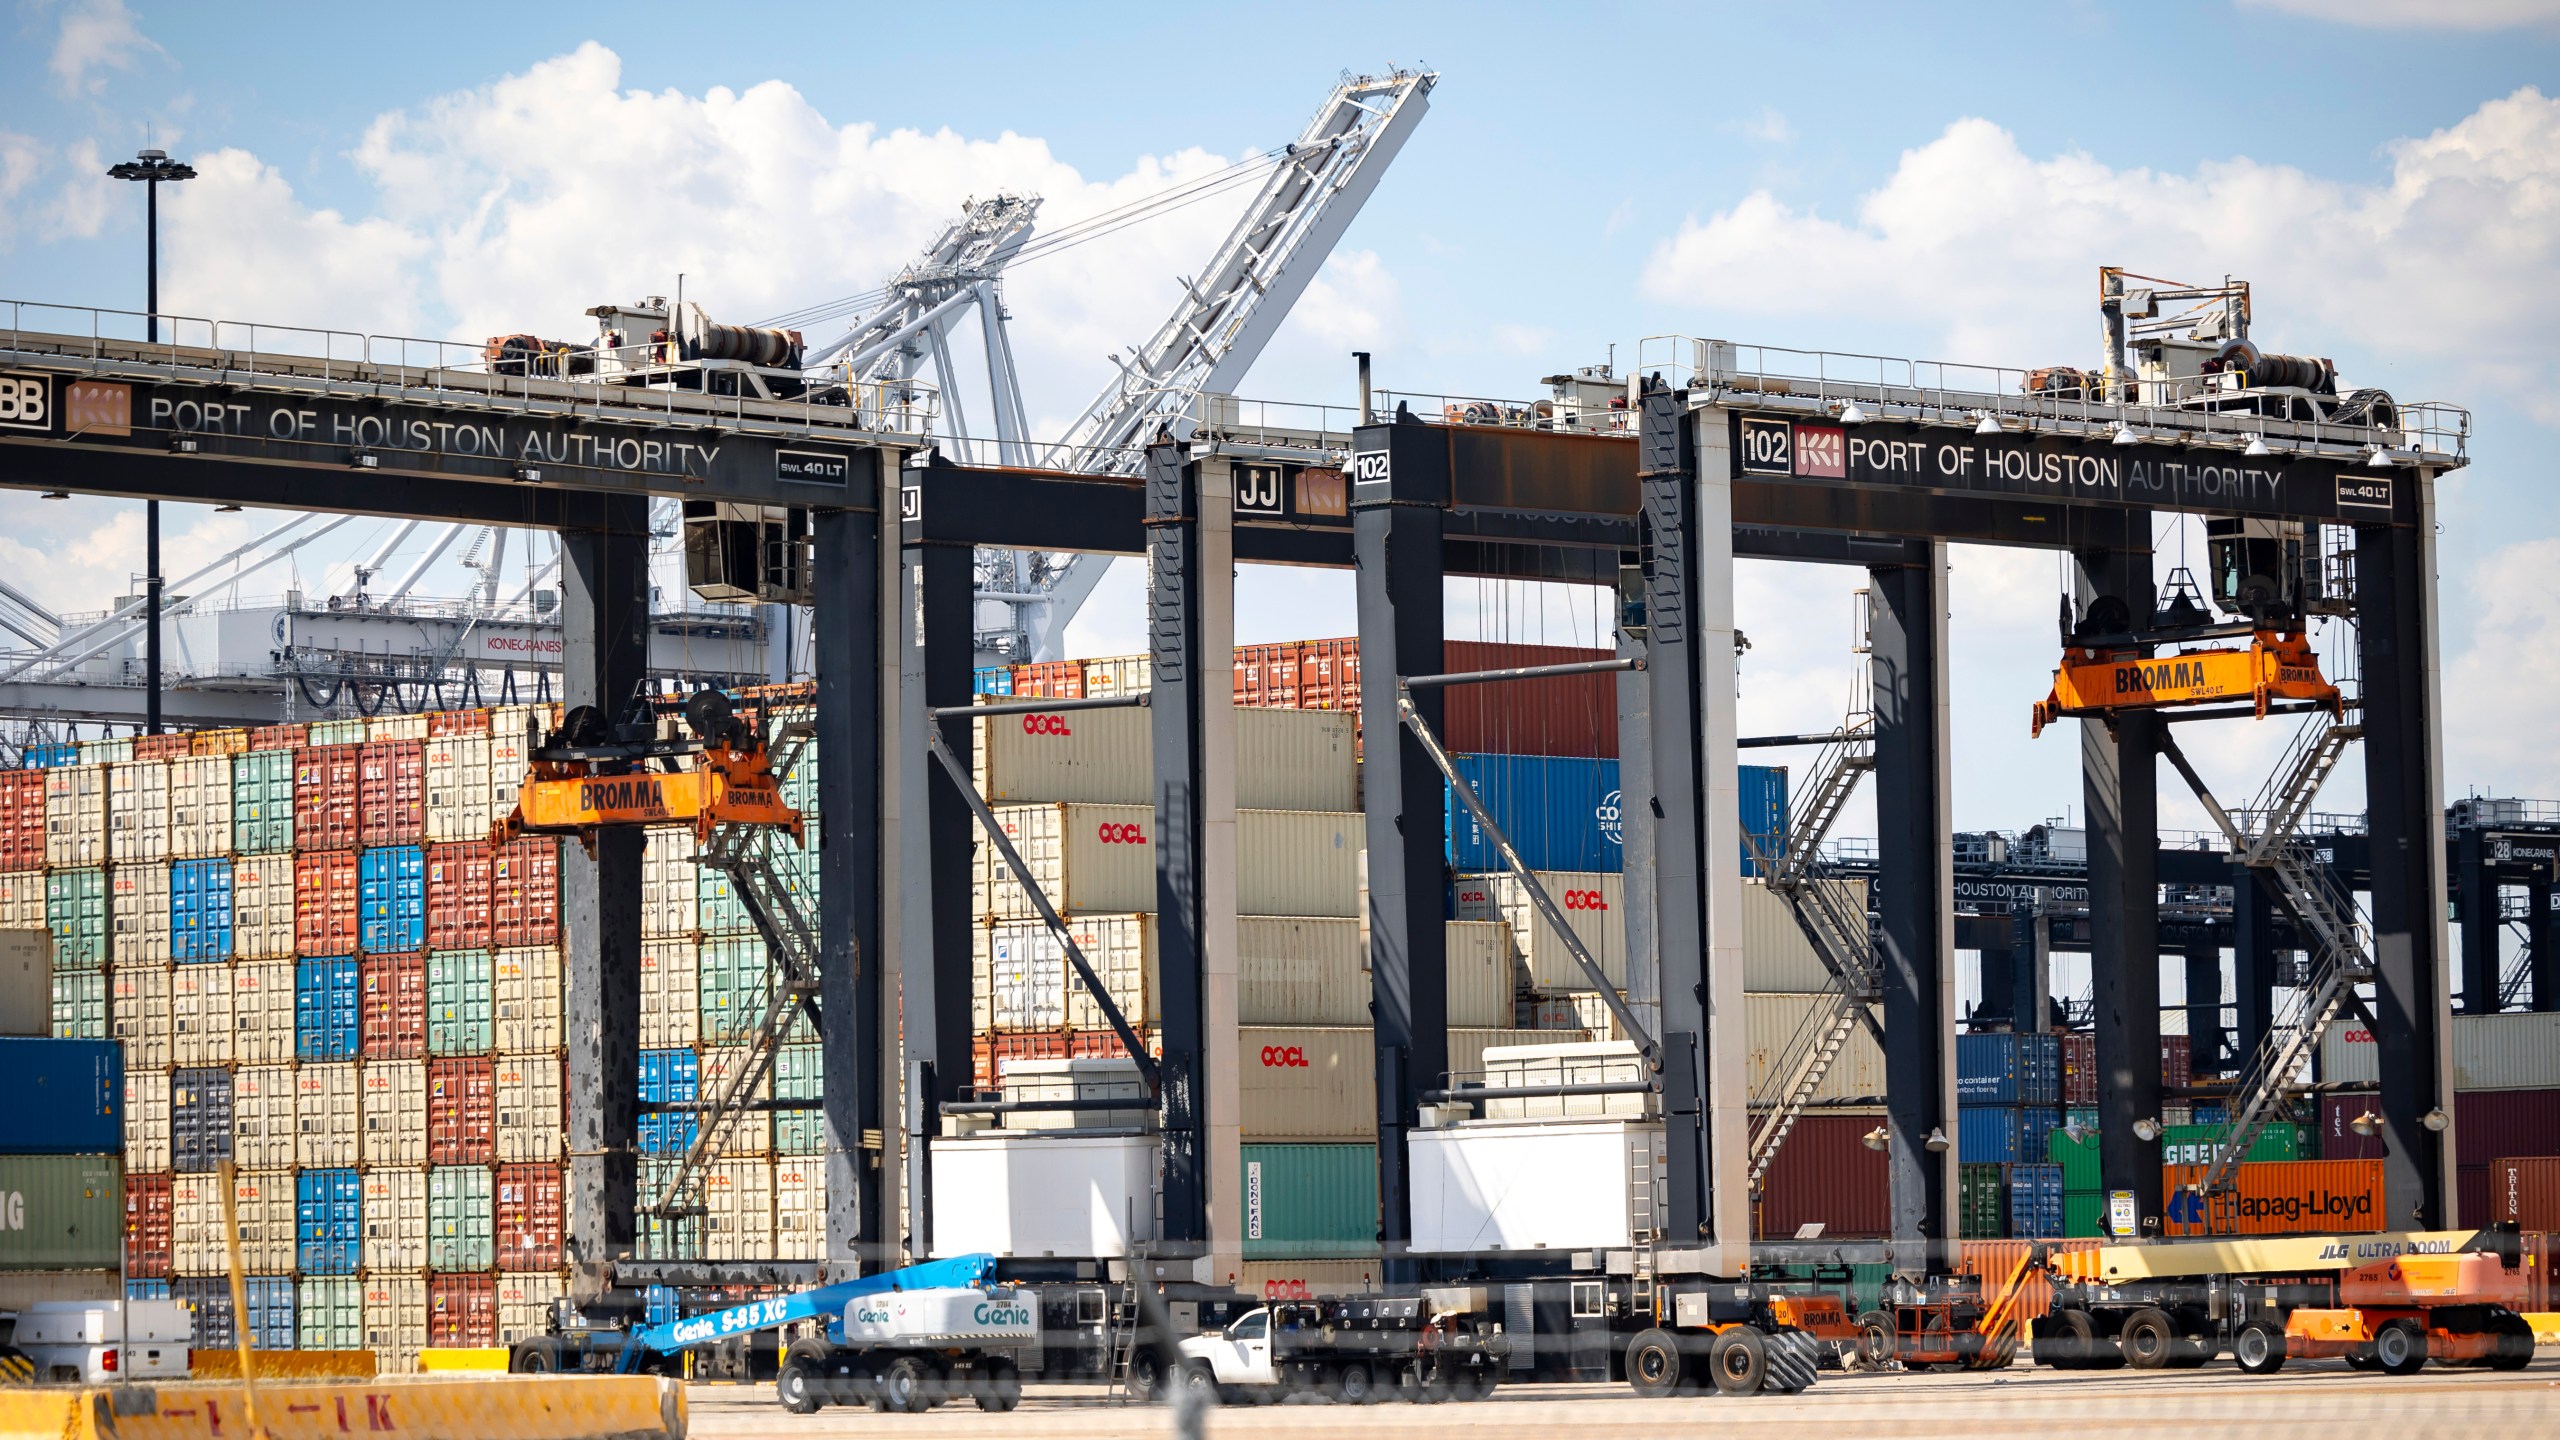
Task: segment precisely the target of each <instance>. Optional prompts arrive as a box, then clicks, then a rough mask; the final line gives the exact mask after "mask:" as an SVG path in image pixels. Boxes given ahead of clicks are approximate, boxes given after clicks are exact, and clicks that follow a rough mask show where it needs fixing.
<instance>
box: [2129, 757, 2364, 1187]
mask: <svg viewBox="0 0 2560 1440" xmlns="http://www.w3.org/2000/svg"><path fill="white" fill-rule="evenodd" d="M2353 714H2354V712H2353V710H2352V708H2351V709H2350V710H2349V711H2348V713H2347V715H2346V716H2345V717H2342V718H2339V719H2336V720H2332V719H2330V718H2328V717H2327V716H2313V717H2312V718H2311V719H2310V721H2309V722H2308V723H2306V724H2305V725H2304V726H2303V728H2302V730H2301V732H2300V733H2298V734H2297V735H2295V737H2294V739H2293V743H2292V744H2291V745H2290V746H2288V747H2287V748H2286V751H2285V754H2284V758H2283V760H2282V761H2281V762H2279V763H2278V765H2277V767H2276V770H2275V773H2274V774H2273V775H2272V776H2271V777H2269V779H2268V781H2267V784H2266V786H2265V787H2264V788H2263V789H2261V790H2260V791H2259V793H2258V795H2257V797H2256V799H2255V800H2254V801H2253V802H2252V803H2251V804H2250V805H2249V806H2248V807H2247V808H2245V809H2243V810H2241V811H2239V812H2237V813H2236V814H2235V813H2233V812H2231V811H2227V810H2225V809H2223V807H2222V806H2221V805H2220V804H2218V803H2217V802H2216V801H2215V800H2214V798H2213V795H2212V794H2211V792H2209V791H2208V790H2207V789H2206V788H2205V785H2204V782H2203V781H2202V780H2201V779H2200V778H2199V777H2198V776H2197V775H2196V774H2195V772H2194V770H2193V769H2192V768H2191V767H2189V766H2188V764H2187V761H2186V757H2185V756H2184V755H2183V754H2182V753H2180V752H2179V751H2178V750H2177V748H2176V746H2175V743H2174V742H2171V743H2169V744H2165V745H2164V746H2163V747H2162V753H2163V754H2164V755H2166V756H2167V757H2168V758H2169V760H2170V761H2171V763H2172V764H2174V765H2175V766H2176V767H2177V769H2178V772H2179V774H2180V775H2181V776H2183V777H2184V778H2185V779H2186V782H2187V784H2188V787H2189V788H2191V789H2193V790H2194V791H2195V793H2196V798H2197V799H2198V800H2200V801H2202V802H2203V804H2204V808H2205V811H2206V813H2207V814H2209V815H2211V816H2212V817H2213V820H2214V823H2215V824H2216V825H2218V826H2219V827H2221V829H2222V832H2223V836H2224V838H2225V839H2227V840H2228V841H2229V842H2230V844H2231V849H2232V853H2233V855H2234V856H2235V857H2236V858H2237V859H2238V860H2239V861H2240V863H2241V864H2242V865H2244V866H2246V867H2248V868H2249V869H2251V870H2253V871H2257V872H2259V876H2258V878H2259V881H2260V883H2262V884H2265V885H2266V886H2267V887H2268V889H2269V890H2270V891H2271V892H2273V894H2274V896H2275V899H2276V901H2277V903H2279V904H2281V905H2282V906H2283V907H2284V908H2285V910H2286V911H2287V912H2288V913H2290V914H2291V915H2292V916H2293V919H2294V922H2295V924H2296V925H2297V926H2298V927H2299V929H2300V931H2301V933H2302V935H2303V937H2304V938H2305V939H2306V940H2308V941H2309V942H2310V946H2309V949H2310V955H2309V962H2310V963H2309V966H2308V970H2309V974H2308V977H2307V983H2306V984H2305V985H2304V986H2303V988H2302V990H2301V991H2300V994H2299V998H2298V1000H2297V1001H2296V1002H2294V1003H2290V1004H2288V1005H2287V1006H2286V1007H2285V1009H2284V1012H2283V1013H2282V1014H2280V1015H2278V1016H2277V1017H2275V1023H2274V1024H2272V1025H2271V1026H2269V1027H2268V1030H2267V1035H2266V1039H2265V1040H2264V1041H2262V1042H2261V1043H2260V1044H2259V1046H2258V1052H2257V1054H2255V1055H2254V1056H2252V1057H2250V1061H2249V1065H2248V1068H2247V1069H2246V1070H2244V1071H2242V1072H2241V1074H2240V1076H2239V1078H2238V1080H2237V1081H2236V1082H2235V1083H2234V1085H2233V1087H2232V1092H2231V1096H2232V1098H2231V1121H2230V1129H2229V1131H2228V1132H2227V1133H2226V1135H2225V1137H2224V1140H2223V1143H2222V1144H2221V1145H2220V1147H2219V1148H2217V1149H2216V1151H2215V1152H2214V1157H2213V1160H2212V1161H2211V1163H2210V1164H2209V1165H2207V1167H2206V1169H2205V1173H2204V1177H2203V1179H2202V1180H2201V1181H2200V1182H2198V1188H2200V1189H2202V1190H2203V1191H2204V1192H2205V1193H2207V1194H2212V1193H2214V1192H2216V1191H2220V1190H2227V1189H2229V1188H2230V1187H2231V1185H2232V1183H2233V1181H2234V1179H2235V1178H2236V1177H2235V1172H2236V1170H2237V1169H2238V1167H2239V1165H2240V1162H2241V1159H2242V1157H2244V1156H2246V1155H2247V1154H2248V1153H2249V1147H2250V1146H2251V1145H2253V1144H2255V1143H2256V1142H2257V1138H2258V1132H2259V1131H2261V1130H2263V1129H2265V1128H2266V1126H2267V1124H2268V1122H2270V1121H2272V1120H2274V1119H2276V1118H2277V1117H2278V1115H2279V1114H2280V1113H2281V1112H2282V1110H2283V1108H2284V1104H2285V1091H2286V1089H2287V1087H2288V1086H2291V1085H2292V1084H2294V1082H2295V1077H2297V1076H2298V1075H2300V1074H2301V1072H2302V1067H2303V1064H2304V1062H2305V1061H2307V1060H2309V1059H2310V1057H2311V1053H2312V1051H2313V1049H2314V1048H2315V1047H2316V1046H2318V1045H2319V1043H2320V1037H2321V1036H2322V1035H2324V1034H2326V1033H2327V1031H2328V1028H2329V1027H2330V1026H2331V1025H2332V1024H2334V1023H2336V1021H2337V1020H2338V1018H2339V1017H2340V1016H2341V1015H2343V1014H2345V1013H2346V1011H2347V1010H2348V1009H2349V1007H2351V1006H2353V1005H2354V1004H2355V1003H2356V987H2357V986H2358V985H2361V984H2363V983H2364V982H2365V981H2368V980H2370V979H2372V978H2373V958H2372V957H2373V951H2372V945H2371V943H2370V937H2369V935H2368V933H2367V931H2366V929H2365V925H2364V921H2363V918H2362V917H2361V916H2360V915H2358V914H2357V912H2356V908H2355V904H2354V902H2353V900H2352V899H2351V898H2350V897H2348V896H2345V895H2342V894H2340V893H2338V891H2337V890H2336V889H2335V887H2333V886H2332V885H2331V884H2330V882H2329V878H2328V874H2327V872H2326V871H2325V870H2324V869H2322V867H2321V866H2320V865H2319V863H2318V861H2317V860H2316V859H2315V858H2314V857H2313V856H2312V854H2311V853H2310V850H2309V847H2308V846H2307V845H2305V844H2304V843H2303V841H2302V839H2301V837H2300V836H2299V834H2298V833H2297V829H2298V827H2299V826H2300V825H2301V823H2302V821H2303V818H2304V817H2305V816H2307V815H2308V814H2309V813H2310V811H2311V803H2312V801H2313V800H2314V799H2316V798H2317V797H2318V795H2319V793H2320V787H2321V786H2322V785H2324V784H2326V783H2327V782H2328V779H2329V776H2330V775H2331V774H2332V773H2333V772H2335V771H2336V769H2337V768H2338V762H2339V761H2340V760H2341V759H2343V758H2344V756H2345V754H2346V748H2347V746H2348V745H2350V744H2352V743H2354V742H2355V741H2357V740H2359V739H2362V738H2363V736H2364V729H2363V727H2362V726H2360V725H2358V724H2356V723H2355V721H2354V719H2353Z"/></svg>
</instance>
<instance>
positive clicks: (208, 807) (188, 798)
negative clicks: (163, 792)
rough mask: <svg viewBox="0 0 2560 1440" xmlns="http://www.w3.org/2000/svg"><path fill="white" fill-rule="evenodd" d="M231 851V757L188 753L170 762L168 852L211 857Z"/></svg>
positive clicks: (177, 855)
mask: <svg viewBox="0 0 2560 1440" xmlns="http://www.w3.org/2000/svg"><path fill="white" fill-rule="evenodd" d="M230 853H231V757H230V756H228V755H187V756H182V757H180V758H178V759H175V760H172V761H170V762H169V856H170V858H171V859H173V860H210V859H213V858H214V857H216V856H221V855H228V854H230Z"/></svg>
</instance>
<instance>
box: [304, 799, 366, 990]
mask: <svg viewBox="0 0 2560 1440" xmlns="http://www.w3.org/2000/svg"><path fill="white" fill-rule="evenodd" d="M297 808H298V807H297ZM293 953H295V954H296V955H307V956H336V955H353V954H354V953H356V852H355V851H353V850H306V851H304V852H302V853H301V854H299V855H296V856H294V857H293Z"/></svg>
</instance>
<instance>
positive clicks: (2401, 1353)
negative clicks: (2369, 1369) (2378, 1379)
mask: <svg viewBox="0 0 2560 1440" xmlns="http://www.w3.org/2000/svg"><path fill="white" fill-rule="evenodd" d="M2426 1367H2427V1332H2426V1331H2424V1330H2422V1329H2420V1328H2419V1326H2418V1322H2417V1321H2415V1320H2391V1321H2386V1322H2385V1323H2384V1324H2383V1327H2382V1328H2381V1329H2379V1330H2376V1331H2374V1332H2373V1368H2374V1369H2376V1370H2379V1371H2381V1372H2382V1373H2383V1374H2385V1375H2415V1374H2417V1373H2418V1372H2419V1371H2421V1370H2423V1369H2425V1368H2426Z"/></svg>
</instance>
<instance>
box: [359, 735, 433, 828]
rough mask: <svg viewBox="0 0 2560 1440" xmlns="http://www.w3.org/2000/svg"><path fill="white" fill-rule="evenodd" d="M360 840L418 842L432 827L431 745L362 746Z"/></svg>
mask: <svg viewBox="0 0 2560 1440" xmlns="http://www.w3.org/2000/svg"><path fill="white" fill-rule="evenodd" d="M356 763H357V770H356V809H357V815H358V820H357V827H356V828H357V834H358V838H359V839H361V840H362V841H363V843H365V844H367V845H414V844H416V843H417V842H418V841H419V840H420V839H421V838H423V837H424V836H425V835H426V831H427V745H426V742H425V741H423V740H375V741H372V742H370V743H368V744H365V745H362V746H359V747H357V762H356Z"/></svg>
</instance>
